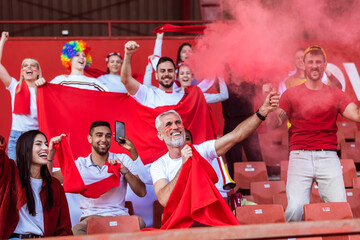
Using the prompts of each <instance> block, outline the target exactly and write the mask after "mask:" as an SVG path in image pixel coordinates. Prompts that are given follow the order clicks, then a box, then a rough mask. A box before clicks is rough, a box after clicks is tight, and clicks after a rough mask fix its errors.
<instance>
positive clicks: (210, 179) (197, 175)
mask: <svg viewBox="0 0 360 240" xmlns="http://www.w3.org/2000/svg"><path fill="white" fill-rule="evenodd" d="M189 145H190V146H191V148H192V158H191V159H188V160H187V161H186V162H185V163H184V164H183V166H182V170H181V172H180V175H179V178H178V180H177V182H176V185H175V187H174V189H173V191H172V193H171V195H170V198H169V200H168V202H167V204H166V206H165V209H164V213H163V220H162V226H161V229H175V228H188V227H190V226H191V225H192V224H193V223H194V221H197V222H200V223H202V224H205V225H209V226H227V225H239V222H238V221H237V219H236V217H235V215H234V214H233V212H232V211H231V209H230V208H229V206H228V205H227V203H226V202H225V200H224V198H223V197H222V196H221V194H220V193H219V191H218V190H217V188H216V187H215V183H216V182H217V181H218V178H217V175H216V173H215V171H214V169H213V168H212V166H211V165H210V164H209V162H208V161H206V160H205V159H204V158H203V157H202V156H201V155H200V154H199V153H198V152H197V151H196V149H195V148H194V147H193V146H192V145H191V144H189Z"/></svg>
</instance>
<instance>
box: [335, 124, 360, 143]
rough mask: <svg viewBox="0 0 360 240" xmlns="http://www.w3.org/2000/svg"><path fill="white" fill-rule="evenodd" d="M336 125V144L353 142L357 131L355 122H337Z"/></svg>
mask: <svg viewBox="0 0 360 240" xmlns="http://www.w3.org/2000/svg"><path fill="white" fill-rule="evenodd" d="M336 125H337V127H338V131H337V136H338V142H342V141H343V140H345V141H347V142H349V141H351V142H355V139H356V132H357V130H358V129H357V126H356V123H355V122H349V121H347V122H345V121H339V122H336Z"/></svg>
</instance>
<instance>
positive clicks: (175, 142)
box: [164, 134, 185, 147]
mask: <svg viewBox="0 0 360 240" xmlns="http://www.w3.org/2000/svg"><path fill="white" fill-rule="evenodd" d="M164 142H165V143H166V145H169V146H171V147H182V146H184V144H185V134H183V136H182V137H181V138H177V139H173V138H164Z"/></svg>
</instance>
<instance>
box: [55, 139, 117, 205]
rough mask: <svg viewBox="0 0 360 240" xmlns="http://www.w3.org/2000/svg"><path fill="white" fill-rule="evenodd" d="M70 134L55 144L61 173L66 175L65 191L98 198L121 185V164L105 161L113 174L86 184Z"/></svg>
mask: <svg viewBox="0 0 360 240" xmlns="http://www.w3.org/2000/svg"><path fill="white" fill-rule="evenodd" d="M68 135H69V134H67V136H64V137H63V138H62V140H61V142H60V143H59V144H56V145H55V147H56V156H57V159H58V161H59V163H60V168H61V173H62V175H63V177H64V183H63V187H64V190H65V192H69V193H80V194H82V195H83V196H85V197H88V198H98V197H100V196H101V195H102V194H104V193H106V192H107V191H109V190H110V189H111V188H113V187H118V186H119V185H120V177H121V174H120V168H121V164H116V165H109V163H108V162H106V163H105V165H107V166H108V173H113V174H112V175H111V176H109V177H107V178H105V179H103V180H100V181H98V182H95V183H92V184H89V185H85V183H84V181H83V179H82V177H81V174H80V172H79V171H78V169H77V167H76V165H75V162H74V157H73V155H72V153H71V148H70V144H69V137H68Z"/></svg>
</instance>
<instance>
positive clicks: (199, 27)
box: [153, 24, 206, 34]
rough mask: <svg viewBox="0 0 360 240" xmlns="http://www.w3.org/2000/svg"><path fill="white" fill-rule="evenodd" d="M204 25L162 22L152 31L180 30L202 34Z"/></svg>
mask: <svg viewBox="0 0 360 240" xmlns="http://www.w3.org/2000/svg"><path fill="white" fill-rule="evenodd" d="M205 28H206V26H204V25H191V26H176V25H171V24H164V25H161V26H159V27H157V28H155V29H154V31H153V33H162V32H181V33H200V34H203V33H204V30H205Z"/></svg>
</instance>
